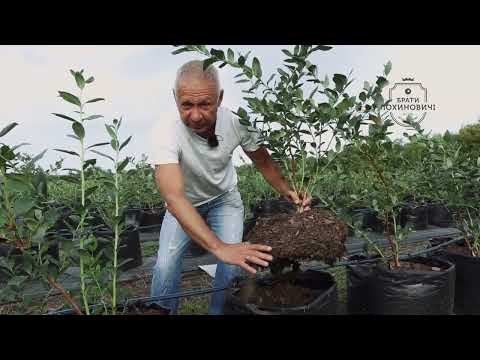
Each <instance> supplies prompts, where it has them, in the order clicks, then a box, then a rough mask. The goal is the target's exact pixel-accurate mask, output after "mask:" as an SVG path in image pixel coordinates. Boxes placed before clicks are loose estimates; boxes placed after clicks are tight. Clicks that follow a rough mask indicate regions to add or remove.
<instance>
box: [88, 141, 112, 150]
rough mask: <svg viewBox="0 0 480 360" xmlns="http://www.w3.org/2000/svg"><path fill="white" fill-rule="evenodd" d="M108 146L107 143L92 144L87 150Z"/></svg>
mask: <svg viewBox="0 0 480 360" xmlns="http://www.w3.org/2000/svg"><path fill="white" fill-rule="evenodd" d="M108 144H110V143H109V142H102V143H98V144H94V145H91V146H89V147H87V150H88V149H91V148H94V147H97V146H105V145H108Z"/></svg>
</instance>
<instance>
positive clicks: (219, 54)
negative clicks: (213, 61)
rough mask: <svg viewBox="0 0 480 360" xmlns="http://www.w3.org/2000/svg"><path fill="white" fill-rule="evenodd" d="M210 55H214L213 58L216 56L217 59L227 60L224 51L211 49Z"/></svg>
mask: <svg viewBox="0 0 480 360" xmlns="http://www.w3.org/2000/svg"><path fill="white" fill-rule="evenodd" d="M210 54H212V56H214V57H216V58H218V59H220V60H225V54H224V53H223V50H217V49H211V50H210ZM204 69H206V68H204Z"/></svg>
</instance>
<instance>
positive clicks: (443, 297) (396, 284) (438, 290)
mask: <svg viewBox="0 0 480 360" xmlns="http://www.w3.org/2000/svg"><path fill="white" fill-rule="evenodd" d="M409 261H414V262H418V263H424V264H429V265H430V264H431V265H432V266H437V267H440V268H443V269H444V270H443V271H439V272H430V271H412V270H390V269H389V268H388V267H387V265H385V264H383V263H377V264H375V265H358V266H357V265H356V266H350V267H349V271H350V274H349V280H348V282H347V286H348V287H350V288H351V289H348V288H347V292H348V293H349V294H350V295H349V298H348V301H349V306H348V308H349V309H352V311H354V313H368V314H379V315H450V314H453V306H454V295H455V265H454V264H453V263H451V262H449V261H446V260H444V259H439V258H425V257H416V258H411V259H409Z"/></svg>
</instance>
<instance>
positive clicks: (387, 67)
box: [383, 61, 392, 76]
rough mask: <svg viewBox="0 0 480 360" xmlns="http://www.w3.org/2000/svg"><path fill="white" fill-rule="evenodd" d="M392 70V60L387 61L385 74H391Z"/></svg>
mask: <svg viewBox="0 0 480 360" xmlns="http://www.w3.org/2000/svg"><path fill="white" fill-rule="evenodd" d="M391 70H392V62H391V61H388V63H386V65H385V67H384V70H383V73H384V74H385V76H388V74H390V71H391Z"/></svg>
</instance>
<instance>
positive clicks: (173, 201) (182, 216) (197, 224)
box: [167, 196, 224, 254]
mask: <svg viewBox="0 0 480 360" xmlns="http://www.w3.org/2000/svg"><path fill="white" fill-rule="evenodd" d="M167 204H168V211H170V212H171V213H172V215H173V216H174V217H175V218H176V219H177V220H178V222H179V223H180V225H181V226H182V228H183V230H184V231H185V232H186V233H187V235H188V236H190V238H191V239H192V240H194V241H195V242H197V243H198V244H199V245H200V246H202V247H203V248H205V249H206V250H208V251H209V252H211V253H213V254H215V252H216V251H217V250H218V248H219V247H221V246H222V245H223V244H224V243H223V242H222V241H221V240H220V239H219V238H218V237H217V236H216V235H215V233H214V232H213V231H212V230H211V229H210V228H209V227H208V225H207V224H206V223H205V221H204V220H203V218H202V217H201V216H200V214H199V213H198V211H197V210H196V209H195V208H194V207H193V206H192V204H191V203H190V201H188V200H187V199H186V198H185V197H180V196H179V197H171V198H169V199H167Z"/></svg>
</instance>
